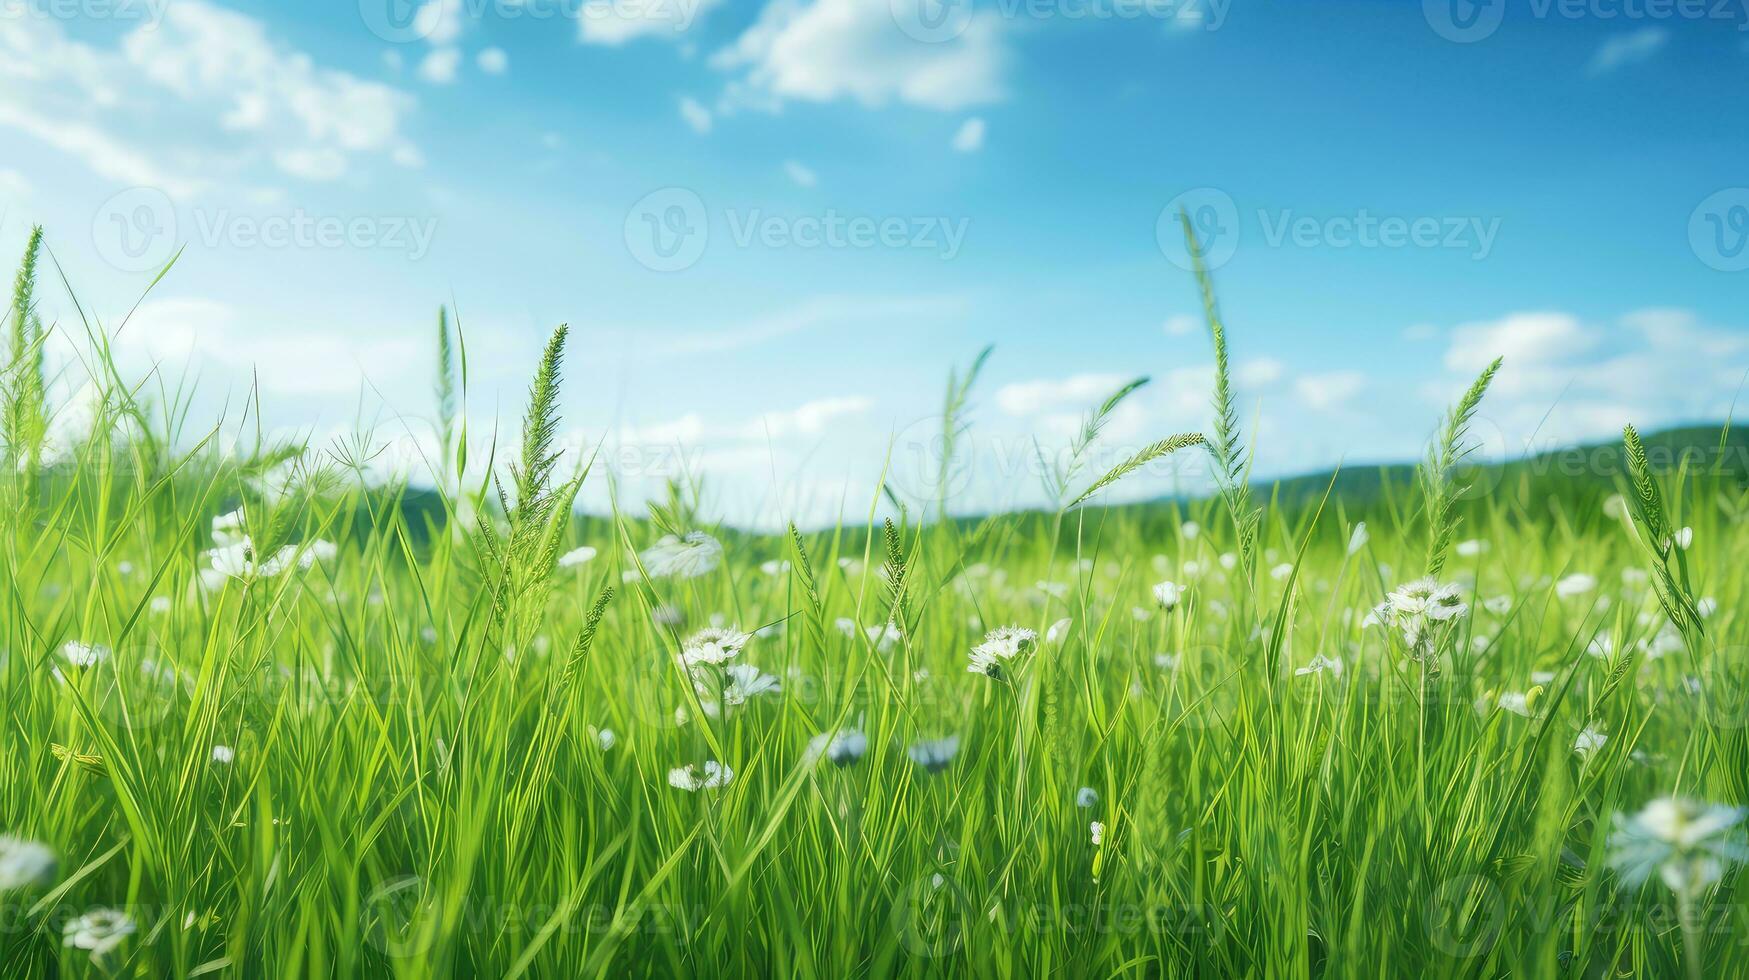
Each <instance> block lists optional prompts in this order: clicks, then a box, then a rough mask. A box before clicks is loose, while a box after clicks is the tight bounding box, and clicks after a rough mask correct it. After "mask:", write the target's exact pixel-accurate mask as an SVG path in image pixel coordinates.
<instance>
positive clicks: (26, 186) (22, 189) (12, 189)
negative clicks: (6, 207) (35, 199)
mask: <svg viewBox="0 0 1749 980" xmlns="http://www.w3.org/2000/svg"><path fill="white" fill-rule="evenodd" d="M28 194H30V181H28V180H26V179H25V177H24V175H23V174H21V173H19V172H18V171H16V170H5V169H0V201H16V200H18V199H19V198H21V197H25V196H27V195H28Z"/></svg>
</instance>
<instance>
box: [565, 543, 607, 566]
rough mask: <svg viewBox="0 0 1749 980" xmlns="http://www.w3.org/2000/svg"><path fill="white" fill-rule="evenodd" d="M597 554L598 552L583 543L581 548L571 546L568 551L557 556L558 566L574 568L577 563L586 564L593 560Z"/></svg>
mask: <svg viewBox="0 0 1749 980" xmlns="http://www.w3.org/2000/svg"><path fill="white" fill-rule="evenodd" d="M597 554H599V552H597V551H596V550H595V549H594V548H591V547H589V546H588V545H584V546H583V547H581V548H572V549H571V550H570V551H567V552H565V553H564V554H562V555H560V556H559V567H560V568H576V567H577V566H579V565H587V564H589V563H590V562H592V561H594V560H595V556H596V555H597Z"/></svg>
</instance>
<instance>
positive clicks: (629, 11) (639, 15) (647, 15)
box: [577, 0, 718, 47]
mask: <svg viewBox="0 0 1749 980" xmlns="http://www.w3.org/2000/svg"><path fill="white" fill-rule="evenodd" d="M717 2H718V0H642V2H637V3H631V2H617V3H585V4H583V5H582V6H581V11H580V16H579V17H578V19H577V27H578V31H579V37H580V38H581V39H582V41H583V43H585V44H599V45H605V46H608V47H618V46H619V45H622V44H625V43H627V42H629V41H636V40H640V39H644V38H650V39H657V40H670V41H672V40H677V39H679V38H680V37H682V36H683V35H685V34H686V32H687V31H689V30H691V29H692V27H693V25H695V24H697V23H698V21H699V18H700V17H701V16H702V15H703V14H704V13H705V12H706V11H707V10H709V9H710V8H712V7H714V6H716V4H717Z"/></svg>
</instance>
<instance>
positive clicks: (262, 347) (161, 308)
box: [114, 299, 426, 396]
mask: <svg viewBox="0 0 1749 980" xmlns="http://www.w3.org/2000/svg"><path fill="white" fill-rule="evenodd" d="M114 349H115V352H116V355H117V357H118V360H119V361H120V363H121V364H122V365H123V367H124V370H126V371H129V372H143V371H145V370H148V369H150V368H151V367H152V366H154V365H162V366H163V368H164V369H165V370H166V371H168V372H169V373H170V374H171V376H173V377H174V376H176V375H178V374H179V373H180V372H181V369H182V368H183V366H184V365H189V366H193V367H195V368H197V369H198V368H201V367H203V366H204V367H206V368H216V369H218V370H219V371H220V372H221V373H222V374H223V375H224V376H225V378H226V379H227V380H229V381H232V382H238V381H242V382H245V383H247V381H248V380H249V379H250V378H251V377H253V378H255V379H257V380H259V383H260V385H261V390H262V391H263V392H264V393H268V394H278V395H290V396H297V395H304V396H331V395H349V394H355V393H357V392H358V390H359V386H360V385H362V384H363V383H364V381H365V379H366V378H367V377H370V378H376V379H388V378H392V377H393V376H394V375H395V374H396V373H397V372H399V371H401V366H402V365H405V364H408V363H411V362H413V361H415V360H417V359H418V358H420V357H423V356H424V355H425V353H426V350H425V345H424V343H423V341H422V340H420V339H415V338H412V337H393V336H384V335H383V334H382V332H381V331H380V330H321V329H312V328H311V327H310V326H309V325H307V324H303V323H286V324H282V325H279V326H278V327H277V328H276V326H275V325H274V324H272V323H270V322H268V323H264V322H262V320H261V318H260V317H258V316H245V315H244V314H243V313H242V312H241V311H239V310H237V309H236V308H235V307H233V306H231V305H230V304H228V303H224V302H220V301H218V300H211V299H149V300H147V301H146V302H144V303H141V304H140V307H139V309H137V310H136V311H134V314H133V316H132V317H130V318H129V320H128V324H127V328H126V329H125V330H122V331H120V333H119V334H118V335H117V337H116V340H115V345H114Z"/></svg>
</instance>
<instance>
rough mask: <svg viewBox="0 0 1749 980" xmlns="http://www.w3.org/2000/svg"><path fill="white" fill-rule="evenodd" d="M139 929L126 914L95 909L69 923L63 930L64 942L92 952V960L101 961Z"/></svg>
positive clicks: (112, 910) (113, 910) (111, 910)
mask: <svg viewBox="0 0 1749 980" xmlns="http://www.w3.org/2000/svg"><path fill="white" fill-rule="evenodd" d="M137 928H138V927H137V926H135V925H134V920H133V919H130V918H128V915H127V913H126V912H119V911H117V910H115V909H106V908H94V909H91V910H90V911H88V912H86V913H85V914H84V915H81V916H79V917H78V918H76V919H73V920H72V921H70V922H68V923H67V925H66V926H65V927H64V928H63V929H62V933H63V934H64V936H65V939H64V940H63V942H64V944H65V945H67V946H73V947H76V948H78V949H85V950H90V951H91V958H92V959H93V960H99V959H102V958H103V957H104V956H105V955H107V954H108V953H109V952H110V950H113V949H115V948H116V947H117V946H120V945H121V944H122V943H123V942H125V941H126V940H127V938H128V936H130V935H132V934H133V933H134V931H135V929H137Z"/></svg>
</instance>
